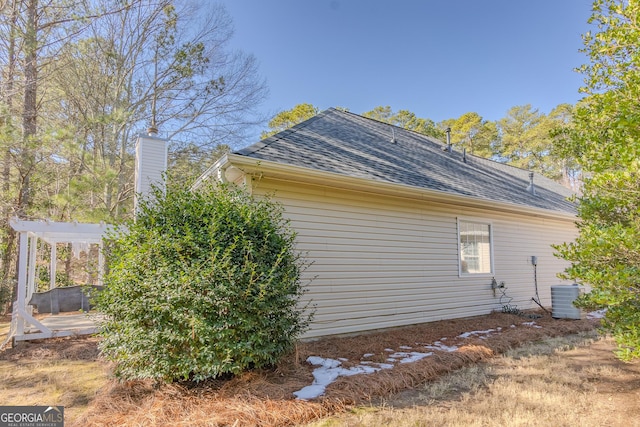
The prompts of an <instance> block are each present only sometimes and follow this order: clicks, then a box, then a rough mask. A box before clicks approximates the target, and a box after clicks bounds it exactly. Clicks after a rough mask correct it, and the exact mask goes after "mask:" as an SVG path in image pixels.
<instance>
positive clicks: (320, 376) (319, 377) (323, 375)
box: [293, 356, 393, 400]
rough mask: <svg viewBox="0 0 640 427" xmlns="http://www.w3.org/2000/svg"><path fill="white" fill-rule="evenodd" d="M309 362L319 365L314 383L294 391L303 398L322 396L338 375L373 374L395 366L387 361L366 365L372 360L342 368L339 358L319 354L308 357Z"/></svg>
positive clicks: (296, 395)
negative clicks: (319, 355)
mask: <svg viewBox="0 0 640 427" xmlns="http://www.w3.org/2000/svg"><path fill="white" fill-rule="evenodd" d="M345 360H346V359H345ZM307 362H309V363H310V364H311V365H313V366H318V367H317V368H316V369H314V370H313V383H312V384H311V385H309V386H306V387H303V388H302V389H300V390H298V391H294V392H293V395H294V396H295V397H296V398H298V399H301V400H309V399H315V398H316V397H318V396H322V395H323V394H324V392H325V390H326V388H327V386H328V385H329V384H331V383H332V382H334V381H335V380H336V379H338V377H350V376H352V375H359V374H372V373H374V372H377V371H379V370H381V369H390V368H393V365H388V364H386V363H378V364H377V365H378V366H377V367H374V366H365V365H369V364H372V362H369V363H367V364H365V363H363V364H360V365H357V366H353V367H351V368H342V367H341V366H340V365H342V362H340V361H339V360H335V359H324V358H322V357H317V356H310V357H308V358H307Z"/></svg>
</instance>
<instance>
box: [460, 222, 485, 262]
mask: <svg viewBox="0 0 640 427" xmlns="http://www.w3.org/2000/svg"><path fill="white" fill-rule="evenodd" d="M459 230H460V236H459V239H460V271H461V272H462V273H467V274H482V273H484V274H487V273H491V226H490V225H489V224H483V223H478V222H469V221H460V222H459Z"/></svg>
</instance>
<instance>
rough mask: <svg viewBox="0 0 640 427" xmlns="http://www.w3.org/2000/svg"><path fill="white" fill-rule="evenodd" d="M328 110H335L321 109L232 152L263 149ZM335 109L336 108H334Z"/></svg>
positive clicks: (311, 121)
mask: <svg viewBox="0 0 640 427" xmlns="http://www.w3.org/2000/svg"><path fill="white" fill-rule="evenodd" d="M329 110H335V109H334V108H329V109H326V110H323V111H321V112H319V113H318V114H316V115H314V116H313V117H309V118H308V119H306V120H304V121H302V122H300V123H296V124H295V125H293V126H291V127H290V128H287V129H284V130H281V131H280V132H276V133H274V134H273V135H270V136H268V137H266V138H264V139H261V140H259V141H257V142H254V143H253V144H250V145H248V146H246V147H244V148H241V149H239V150H236V151H234V152H233V153H234V154H241V155H245V156H246V155H249V154H254V153H257V152H258V151H260V150H262V149H265V148H267V147H269V146H270V145H271V144H273V143H275V142H277V141H279V140H284V139H285V138H284V137H285V136H289V135H291V134H294V133H296V132H298V131H299V130H301V129H303V128H305V127H307V126H309V125H310V124H311V123H313V122H314V121H316V120H319V119H320V118H322V117H324V116H325V115H326V112H328V111H329ZM336 111H337V110H336Z"/></svg>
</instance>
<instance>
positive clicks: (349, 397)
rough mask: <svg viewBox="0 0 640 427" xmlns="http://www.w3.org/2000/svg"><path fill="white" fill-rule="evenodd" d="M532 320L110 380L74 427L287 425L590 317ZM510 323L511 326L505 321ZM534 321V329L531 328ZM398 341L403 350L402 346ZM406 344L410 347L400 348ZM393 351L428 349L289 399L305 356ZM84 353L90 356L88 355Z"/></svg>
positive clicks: (464, 324) (376, 338)
mask: <svg viewBox="0 0 640 427" xmlns="http://www.w3.org/2000/svg"><path fill="white" fill-rule="evenodd" d="M539 314H542V315H543V316H542V317H541V318H539V319H535V325H531V324H527V322H531V319H527V318H523V317H519V316H516V315H513V314H504V313H493V314H490V315H487V316H480V317H474V318H466V319H454V320H444V321H439V322H433V323H427V324H422V325H415V326H410V327H402V328H396V329H392V330H386V331H378V332H373V333H367V334H361V335H358V336H349V337H332V338H325V339H321V340H317V341H311V342H303V343H299V344H298V346H297V348H296V351H295V353H294V354H291V355H289V356H288V357H287V358H286V359H285V360H283V361H282V362H281V363H280V364H279V365H278V366H277V367H275V368H274V369H272V370H257V371H253V372H248V373H245V374H242V375H239V376H236V377H233V378H230V379H225V380H211V381H206V382H202V383H199V384H186V383H185V384H178V383H175V384H169V385H163V386H156V385H154V383H153V382H151V381H129V382H117V381H115V380H112V381H111V382H110V383H109V384H108V385H107V386H106V387H104V388H103V389H102V390H101V391H100V392H99V394H98V395H97V396H96V398H95V399H94V401H93V403H92V404H91V405H90V407H89V409H88V410H87V411H86V412H85V413H84V414H83V415H82V416H81V417H80V419H78V420H77V421H76V423H75V424H74V425H78V426H85V425H92V426H134V425H135V426H138V425H145V426H153V425H156V426H160V425H172V426H291V425H298V424H301V423H307V422H310V421H313V420H315V419H318V418H321V417H324V416H327V415H330V414H333V413H336V412H340V411H343V410H345V409H347V408H348V407H350V406H352V405H358V404H364V403H367V402H374V401H376V399H379V398H381V397H384V396H389V395H390V394H393V393H397V392H400V391H402V390H407V389H411V388H414V387H416V386H419V385H420V384H423V383H425V382H427V381H430V380H433V379H435V378H437V377H439V376H441V375H443V374H445V373H447V372H451V371H454V370H457V369H460V368H462V367H464V366H466V365H469V364H472V363H477V362H480V361H482V360H486V359H487V358H490V357H493V356H495V355H497V354H500V353H503V352H505V351H506V350H508V349H510V348H514V347H518V346H521V345H523V344H525V343H529V342H534V341H538V340H540V339H542V338H543V337H551V336H561V335H570V334H575V333H579V332H584V331H589V330H593V329H594V328H595V327H596V326H597V324H598V321H597V320H588V319H583V320H556V319H553V318H551V316H550V315H549V314H546V313H542V312H540V313H539ZM512 325H513V326H512ZM536 326H539V327H536ZM498 328H501V329H500V330H499V331H494V332H492V333H490V334H479V335H476V336H472V337H469V338H461V337H459V335H460V334H462V333H464V332H471V331H487V330H489V329H495V330H497V329H498ZM442 338H446V340H445V341H443V342H445V343H446V345H447V346H453V345H456V346H458V348H459V349H458V350H457V351H455V352H445V351H438V350H426V349H424V347H421V346H424V345H429V344H432V343H434V342H436V341H439V340H442ZM401 346H402V347H401ZM406 347H412V348H413V350H407V349H406ZM389 349H393V350H394V351H417V352H427V351H433V352H434V354H433V356H431V357H426V358H424V359H421V360H419V361H416V362H413V363H400V364H396V365H395V366H394V368H393V369H383V370H381V371H378V372H376V373H374V374H370V375H354V376H349V377H340V378H338V379H337V380H336V381H335V382H334V383H333V384H331V385H330V386H329V387H327V389H326V392H325V394H324V396H322V397H320V398H318V399H315V400H312V401H304V400H296V399H295V398H294V396H293V395H292V393H293V392H294V391H297V390H300V389H301V388H303V387H305V386H307V385H310V384H311V383H312V382H313V376H312V372H313V369H314V367H313V366H311V365H310V364H308V363H307V362H306V359H307V357H309V356H320V357H325V358H332V359H337V358H344V359H348V360H345V361H343V362H342V366H344V367H346V368H348V367H350V366H354V365H357V364H359V363H360V361H361V360H362V359H363V356H364V355H365V354H373V356H367V358H366V360H370V361H373V362H376V361H377V362H384V361H385V360H386V358H387V357H388V355H389ZM87 356H90V353H87ZM341 360H342V359H341Z"/></svg>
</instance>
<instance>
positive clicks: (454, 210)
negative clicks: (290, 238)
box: [252, 177, 575, 337]
mask: <svg viewBox="0 0 640 427" xmlns="http://www.w3.org/2000/svg"><path fill="white" fill-rule="evenodd" d="M252 191H253V193H254V194H258V195H259V194H271V195H272V196H273V198H274V199H275V200H277V201H279V202H281V203H282V204H283V206H284V207H285V213H286V216H287V217H288V218H290V219H291V223H292V226H293V228H294V229H295V230H296V231H297V233H298V237H297V249H298V250H299V251H301V252H302V253H303V254H306V257H307V259H308V260H309V261H311V262H312V264H311V265H310V266H309V267H308V268H307V270H306V271H305V273H304V278H305V283H308V293H307V294H306V296H305V298H306V299H307V300H311V302H312V304H314V305H315V307H316V313H315V317H314V321H313V324H312V327H311V330H310V331H309V332H308V333H307V335H306V336H307V337H314V336H322V335H330V334H339V333H348V332H358V331H364V330H371V329H377V328H386V327H393V326H400V325H408V324H415V323H422V322H429V321H435V320H441V319H449V318H458V317H467V316H474V315H481V314H486V313H489V312H491V311H493V310H499V309H500V308H501V304H500V302H501V301H500V295H501V293H500V291H496V293H495V296H494V292H493V290H492V289H491V276H489V277H487V276H486V275H483V276H482V277H473V275H466V276H462V277H460V275H459V269H458V268H459V266H458V233H457V221H458V218H459V217H462V218H469V217H472V218H479V219H483V220H486V221H487V222H490V223H491V225H492V237H493V245H494V247H493V256H494V276H495V278H496V280H497V281H498V282H502V281H504V282H505V284H506V287H507V288H506V293H507V295H508V296H509V297H512V298H513V299H512V300H511V302H510V304H511V305H517V307H518V308H520V309H528V308H533V307H536V305H535V303H534V302H533V301H532V300H531V298H532V297H533V296H534V295H535V289H534V281H533V266H532V265H531V264H530V257H531V255H536V256H537V257H538V273H537V275H538V286H539V293H540V298H541V300H542V303H543V304H545V305H546V306H550V304H551V301H550V288H549V287H550V286H551V285H554V284H559V283H561V282H560V280H559V279H557V278H556V274H557V273H558V272H560V271H562V270H563V269H564V267H565V263H564V262H562V261H561V260H558V259H556V258H555V257H554V256H553V251H552V249H551V247H550V244H551V243H560V242H563V241H567V240H572V239H573V238H574V235H575V230H574V228H573V222H572V221H569V220H566V221H563V220H551V219H546V218H536V217H532V216H530V215H515V214H506V213H500V212H495V211H491V210H489V209H486V210H484V209H471V208H464V207H456V206H449V205H446V204H442V203H434V202H429V201H425V200H414V199H406V198H400V197H389V196H381V195H375V194H368V193H365V192H356V191H346V190H340V189H335V188H330V187H323V186H317V185H309V184H295V183H291V182H287V181H280V180H275V179H269V178H266V177H263V178H262V179H260V180H255V181H254V183H253V187H252ZM503 302H505V303H506V302H507V301H506V300H503Z"/></svg>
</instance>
